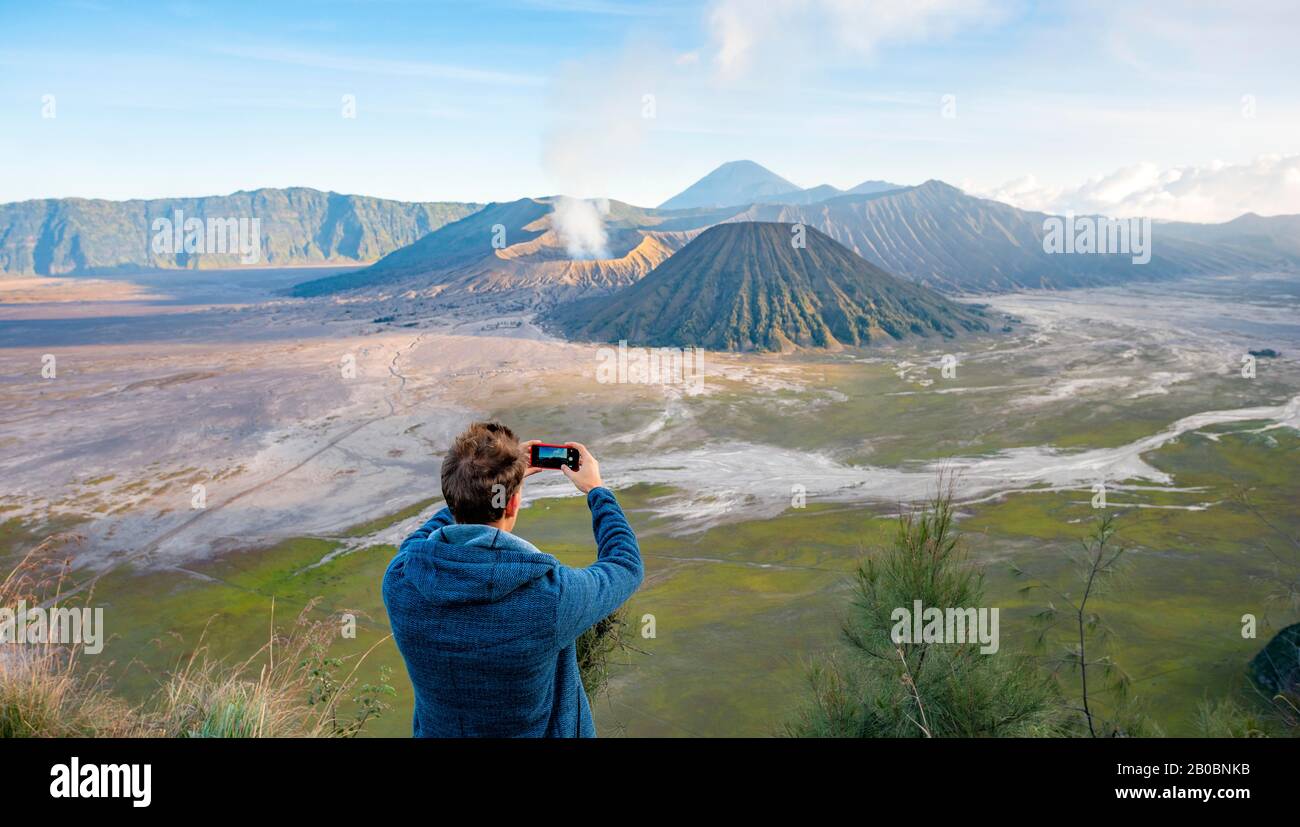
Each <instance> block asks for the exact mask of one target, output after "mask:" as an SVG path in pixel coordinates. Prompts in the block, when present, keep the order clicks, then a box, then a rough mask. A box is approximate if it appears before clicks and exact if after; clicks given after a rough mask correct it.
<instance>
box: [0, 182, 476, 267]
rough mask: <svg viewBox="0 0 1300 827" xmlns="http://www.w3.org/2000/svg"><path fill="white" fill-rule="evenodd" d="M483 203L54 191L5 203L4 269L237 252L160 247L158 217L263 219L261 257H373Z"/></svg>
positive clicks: (223, 261)
mask: <svg viewBox="0 0 1300 827" xmlns="http://www.w3.org/2000/svg"><path fill="white" fill-rule="evenodd" d="M478 207H479V205H477V204H469V203H460V202H454V201H439V202H406V201H390V200H388V199H384V198H371V197H368V196H361V195H343V194H340V193H336V192H321V191H319V190H314V189H308V188H305V187H292V188H288V189H258V190H251V191H241V192H236V193H233V194H231V195H214V196H204V197H197V198H160V199H152V200H140V199H136V200H131V201H106V200H102V199H85V198H61V199H58V198H50V199H42V200H33V201H19V202H14V203H9V204H0V272H3V273H14V274H19V275H41V276H54V275H96V274H109V273H114V272H130V271H138V270H140V269H153V268H158V269H171V268H186V267H190V268H205V269H223V268H230V267H238V266H240V265H241V261H240V255H239V253H238V252H237V251H236V252H234V253H225V254H220V253H212V252H205V253H203V254H202V255H194V254H187V253H185V252H184V251H183V250H173V251H170V252H162V253H159V252H155V250H154V249H153V245H152V243H151V242H152V240H153V237H154V229H153V222H154V220H155V219H159V218H165V219H167V220H168V221H174V220H175V217H176V212H177V211H180V212H181V213H182V214H183V219H184V220H188V219H191V218H196V219H200V220H206V219H222V220H230V219H239V218H249V219H253V218H257V219H259V220H260V222H261V257H260V260H259V261H258V262H256V263H257V264H258V265H259V266H263V267H266V266H272V267H279V266H290V265H300V264H326V263H348V262H369V261H374V260H375V259H378V258H380V257H381V256H384V255H386V254H388V253H390V252H392V251H393V250H396V249H399V248H401V247H405V246H407V245H409V244H412V243H414V242H415V241H417V240H418V239H420V238H421V237H423V236H425V235H427V234H428V233H430V232H432V231H433V230H436V229H438V228H439V227H441V226H442V225H444V224H446V223H448V222H450V221H455V220H457V219H459V218H463V217H464V216H466V215H469V214H470V213H472V212H474V211H475V210H477V209H478Z"/></svg>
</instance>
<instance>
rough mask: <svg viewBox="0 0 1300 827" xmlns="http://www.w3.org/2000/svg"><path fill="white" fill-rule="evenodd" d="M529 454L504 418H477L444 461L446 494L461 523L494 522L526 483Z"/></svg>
mask: <svg viewBox="0 0 1300 827" xmlns="http://www.w3.org/2000/svg"><path fill="white" fill-rule="evenodd" d="M527 470H528V457H526V456H524V454H523V451H521V450H520V448H519V440H518V439H516V438H515V435H514V432H513V431H511V430H510V429H509V428H507V427H506V426H505V425H502V424H501V423H500V422H475V423H474V424H472V425H470V426H469V427H468V428H466V429H465V432H464V433H463V434H461V435H460V436H458V437H456V441H455V442H453V443H452V446H451V450H450V451H448V452H447V457H446V459H444V460H443V461H442V497H443V499H445V500H446V501H447V507H448V508H450V509H451V515H452V516H453V517H455V518H456V522H458V523H494V522H496V521H497V520H499V519H501V518H502V517H503V516H504V515H505V510H506V509H505V506H506V503H507V502H509V501H510V498H511V497H513V496H514V495H515V492H516V491H518V490H519V486H520V485H522V484H523V481H524V472H526V471H527Z"/></svg>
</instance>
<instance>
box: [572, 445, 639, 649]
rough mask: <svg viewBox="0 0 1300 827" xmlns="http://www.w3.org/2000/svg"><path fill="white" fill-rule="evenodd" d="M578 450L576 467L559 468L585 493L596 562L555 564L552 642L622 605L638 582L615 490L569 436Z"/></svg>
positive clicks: (634, 551) (632, 543)
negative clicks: (580, 565) (555, 605)
mask: <svg viewBox="0 0 1300 827" xmlns="http://www.w3.org/2000/svg"><path fill="white" fill-rule="evenodd" d="M569 444H570V446H571V447H574V448H577V449H578V451H579V453H580V454H581V456H582V461H581V463H580V465H579V467H578V470H577V471H576V472H575V471H572V470H570V469H569V468H567V467H566V468H564V469H562V470H563V471H564V475H565V476H567V477H568V478H569V479H571V480H573V484H574V485H576V486H577V487H578V490H580V491H583V492H585V493H586V494H587V506H588V507H589V508H590V509H591V527H592V532H593V533H594V534H595V535H596V562H595V563H592V564H591V565H590V566H587V567H586V568H569V567H567V566H563V567H561V568H560V569H559V570H558V577H559V585H560V602H559V607H558V610H557V612H556V624H555V625H556V638H557V643H558V644H559V645H561V646H566V645H568V643H569V642H570V641H572V640H574V639H575V638H577V637H578V636H579V635H581V634H582V633H583V632H585V631H586V630H587V629H589V628H591V627H592V626H594V625H595V624H596V623H597V622H598V621H599V620H601V619H602V618H604V617H607V616H608V615H610V614H612V613H613V612H614V610H615V609H617V608H618V607H619V606H622V605H623V604H624V603H625V602H626V601H627V599H628V598H629V597H631V596H632V593H633V592H635V591H636V589H637V586H640V585H641V578H642V575H643V567H642V565H641V549H640V546H638V545H637V541H636V534H634V533H633V532H632V527H631V526H630V525H628V522H627V517H626V516H624V514H623V509H622V508H621V507H620V506H619V504H618V500H617V499H616V498H615V497H614V492H613V491H610V490H609V489H608V488H606V487H605V486H604V483H603V482H602V481H601V478H600V466H599V465H598V464H597V462H596V458H595V457H593V456H592V455H591V452H589V451H588V450H587V449H586V447H584V446H582V445H580V444H578V443H576V442H574V443H569Z"/></svg>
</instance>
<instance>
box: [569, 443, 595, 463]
mask: <svg viewBox="0 0 1300 827" xmlns="http://www.w3.org/2000/svg"><path fill="white" fill-rule="evenodd" d="M564 447H566V448H577V449H578V455H579V456H580V457H582V458H583V459H594V457H592V456H591V451H588V450H587V446H586V445H583V444H582V443H581V442H566V443H564Z"/></svg>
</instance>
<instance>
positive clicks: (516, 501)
mask: <svg viewBox="0 0 1300 827" xmlns="http://www.w3.org/2000/svg"><path fill="white" fill-rule="evenodd" d="M523 501H524V487H523V486H522V485H521V486H519V487H518V488H516V489H515V493H513V494H511V495H510V501H509V502H508V503H506V513H505V514H504V515H503V516H504V517H505V518H506V519H507V520H508V519H510V518H511V517H513V516H515V515H516V514H518V513H519V506H520V505H521V504H522V503H523Z"/></svg>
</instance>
